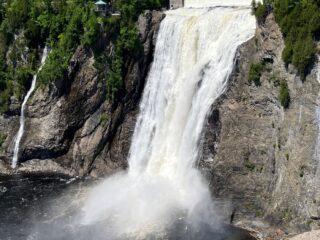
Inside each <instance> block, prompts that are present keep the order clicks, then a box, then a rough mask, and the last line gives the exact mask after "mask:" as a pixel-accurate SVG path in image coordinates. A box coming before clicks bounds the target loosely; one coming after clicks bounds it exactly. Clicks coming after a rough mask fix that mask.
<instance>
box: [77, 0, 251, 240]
mask: <svg viewBox="0 0 320 240" xmlns="http://www.w3.org/2000/svg"><path fill="white" fill-rule="evenodd" d="M208 2H209V1H208ZM216 2H220V3H221V2H224V1H216ZM187 3H188V1H187ZM246 3H247V5H246V6H247V7H242V4H240V5H241V7H232V8H230V7H213V8H183V9H178V10H174V11H168V12H167V16H166V18H165V19H164V20H163V22H162V23H161V26H160V30H159V34H158V39H157V45H156V49H155V57H154V62H153V64H152V67H151V70H150V73H149V76H148V80H147V83H146V86H145V89H144V94H143V98H142V102H141V104H140V114H139V117H138V120H137V123H136V127H135V131H134V136H133V139H132V145H131V149H130V155H129V160H128V161H129V169H128V172H127V173H123V174H118V175H115V176H113V177H111V178H109V179H107V180H106V181H104V182H103V183H102V184H100V185H98V186H97V187H96V188H95V189H93V191H92V192H91V194H90V196H89V197H88V199H87V201H86V203H85V206H84V207H83V209H82V210H83V213H84V215H83V218H82V224H85V225H92V224H95V223H98V222H101V221H106V222H107V223H108V224H106V226H108V227H106V228H109V230H110V229H111V230H110V231H112V232H113V234H115V236H116V237H119V235H124V236H131V235H134V236H140V237H142V238H143V237H145V236H148V234H151V233H155V232H164V231H166V229H167V228H168V227H169V226H172V225H174V224H175V222H176V220H177V219H179V220H181V219H184V221H185V222H187V223H188V224H191V225H192V226H193V227H195V228H197V226H199V225H203V224H206V225H210V226H212V227H214V226H218V225H217V224H218V223H217V221H216V220H217V219H216V217H215V212H214V209H213V206H212V205H213V204H212V201H211V197H210V191H209V189H208V186H207V184H206V182H205V181H204V180H203V178H202V177H201V174H200V173H199V171H198V170H197V169H196V168H195V164H196V162H197V160H198V153H199V152H198V151H199V149H198V148H199V146H198V145H199V140H200V137H201V133H202V129H203V125H204V123H205V121H206V118H207V115H208V113H209V112H210V108H211V106H212V104H213V103H214V101H215V100H216V99H217V98H218V97H219V96H220V95H221V94H222V93H223V91H224V90H225V88H226V85H227V80H228V78H229V76H230V74H231V73H232V70H233V67H234V59H235V56H236V52H237V48H238V47H239V46H240V45H241V44H242V43H244V42H246V41H247V40H249V39H250V38H252V37H253V36H254V32H255V24H256V23H255V19H254V17H253V16H252V15H251V10H250V8H249V5H250V3H248V1H246ZM220 5H221V4H220ZM108 234H110V232H108ZM111 236H112V234H111ZM116 237H114V236H113V238H116ZM199 239H200V238H199Z"/></svg>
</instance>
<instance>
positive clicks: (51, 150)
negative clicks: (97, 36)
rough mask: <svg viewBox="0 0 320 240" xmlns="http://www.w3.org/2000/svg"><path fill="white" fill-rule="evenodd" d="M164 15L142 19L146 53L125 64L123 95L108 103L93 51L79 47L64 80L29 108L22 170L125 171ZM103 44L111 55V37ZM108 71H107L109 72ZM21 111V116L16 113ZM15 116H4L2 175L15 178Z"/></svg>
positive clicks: (41, 91)
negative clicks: (141, 99) (158, 31)
mask: <svg viewBox="0 0 320 240" xmlns="http://www.w3.org/2000/svg"><path fill="white" fill-rule="evenodd" d="M162 18H163V13H161V12H156V11H153V12H151V11H147V12H146V13H145V14H143V15H141V16H140V18H139V20H138V29H139V35H140V41H141V43H142V45H143V54H142V55H141V56H140V57H139V59H138V60H135V59H128V60H127V61H126V63H125V71H126V72H125V78H124V87H123V89H122V94H121V95H120V97H118V98H113V99H109V98H106V95H107V93H106V90H107V88H106V81H105V80H104V79H101V78H99V76H98V70H97V68H96V66H95V62H96V59H95V58H94V54H93V52H92V51H91V50H90V49H88V48H84V47H82V46H79V47H78V49H77V50H76V52H75V53H74V55H73V57H72V59H71V61H70V65H69V67H68V70H67V74H66V76H65V77H64V79H60V80H59V81H56V82H54V83H53V84H49V85H46V86H43V85H42V86H40V87H38V88H37V90H36V91H35V93H34V94H33V96H32V98H31V99H30V101H29V102H28V106H27V120H26V134H25V135H24V137H23V140H22V144H21V147H20V148H21V151H20V158H19V162H20V164H21V165H20V167H19V168H18V172H20V171H27V172H29V171H36V172H48V171H49V172H52V171H53V172H61V173H65V174H70V175H80V176H83V175H87V174H91V175H94V176H96V175H100V176H101V175H106V174H110V173H112V172H114V171H116V170H117V169H124V168H126V166H127V162H126V157H127V154H128V150H129V146H130V139H131V135H132V133H133V129H134V124H135V117H136V114H137V110H138V105H139V99H140V95H141V93H142V90H143V86H144V82H145V78H146V76H147V74H148V69H149V65H150V63H151V62H152V59H153V49H154V45H155V39H156V33H157V29H158V27H159V23H160V22H161V20H162ZM103 40H104V42H103V43H102V45H103V48H104V51H106V55H109V56H110V55H112V54H113V51H114V50H113V49H114V46H113V43H112V41H111V36H106V37H105V38H104V39H103ZM107 71H108V70H107ZM16 112H18V111H16ZM18 123H19V117H18V116H17V115H11V116H9V115H2V116H1V118H0V130H1V133H2V134H3V135H5V136H6V138H5V141H4V142H3V144H2V147H1V155H0V159H1V160H0V172H2V173H11V172H12V170H11V169H10V161H11V158H12V152H13V143H14V137H15V134H16V132H17V130H18V127H19V124H18Z"/></svg>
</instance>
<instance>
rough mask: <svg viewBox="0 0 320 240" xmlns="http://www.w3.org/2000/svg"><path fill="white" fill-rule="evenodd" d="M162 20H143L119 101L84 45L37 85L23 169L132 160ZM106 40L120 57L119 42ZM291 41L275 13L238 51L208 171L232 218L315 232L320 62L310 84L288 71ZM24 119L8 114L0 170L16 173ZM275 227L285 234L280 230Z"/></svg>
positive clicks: (85, 170) (211, 123)
mask: <svg viewBox="0 0 320 240" xmlns="http://www.w3.org/2000/svg"><path fill="white" fill-rule="evenodd" d="M163 17H164V15H163V13H160V12H146V13H145V14H144V15H143V16H141V17H140V18H139V21H138V25H139V30H140V38H141V42H142V43H143V47H144V54H143V56H142V57H141V58H140V59H139V61H133V60H128V61H127V62H126V69H127V72H126V75H125V80H124V83H125V88H124V91H123V93H122V94H121V98H120V99H117V101H109V100H107V99H106V86H105V82H106V81H105V80H101V79H100V78H99V77H98V71H97V69H96V68H95V58H94V56H93V53H92V52H91V51H90V50H88V49H84V48H83V47H79V48H78V49H77V51H76V53H75V54H74V56H73V58H72V60H71V64H70V66H69V69H68V74H67V75H66V76H65V79H61V81H59V82H56V83H55V84H52V85H50V86H47V87H42V86H41V87H39V88H38V89H37V90H36V92H35V93H34V94H33V96H32V98H31V100H30V102H29V103H28V108H27V122H26V132H27V134H26V135H25V136H24V138H23V141H22V145H21V153H20V162H21V165H20V167H19V169H18V171H40V172H45V171H57V172H61V173H66V174H70V175H87V174H91V175H92V176H103V175H108V174H111V173H113V172H115V171H117V170H120V169H124V168H126V167H127V162H126V159H127V155H128V151H129V146H130V140H131V136H132V133H133V131H134V125H135V120H136V116H137V113H138V105H139V100H140V97H141V94H142V91H143V87H144V83H145V79H146V76H147V74H148V69H149V66H150V63H151V62H152V59H153V50H154V46H155V40H156V35H157V29H158V27H159V23H160V22H161V20H162V19H163ZM104 44H105V45H106V47H105V51H107V53H108V54H112V49H113V46H112V43H111V42H109V41H106V42H105V43H104ZM283 48H284V42H283V39H282V35H281V32H280V30H279V28H278V26H277V24H276V23H275V20H274V18H273V16H272V15H270V16H269V17H268V18H267V21H266V23H265V25H264V26H261V27H259V28H258V29H257V33H256V37H255V38H254V39H252V40H250V41H249V42H247V43H245V44H244V45H243V46H242V47H241V48H240V49H239V55H238V58H237V64H236V68H235V70H234V74H233V76H232V77H231V79H230V84H229V88H228V90H227V91H226V93H225V94H224V95H223V96H222V97H221V98H220V99H219V101H218V102H217V103H216V104H215V105H214V106H213V107H212V112H211V114H210V116H209V118H208V121H207V124H206V126H205V130H204V133H203V138H202V141H201V145H202V150H203V151H202V159H201V162H200V168H201V170H202V171H203V173H204V174H205V175H206V176H207V177H208V179H209V182H210V187H211V189H212V192H213V195H214V197H215V199H216V202H217V205H221V207H222V209H224V213H227V214H226V215H227V217H228V218H230V220H231V221H232V222H233V223H234V224H236V225H239V226H245V227H247V228H248V227H249V228H252V229H254V230H258V231H260V232H263V233H265V235H269V236H271V237H273V238H272V239H282V237H284V235H285V232H286V231H288V232H290V233H298V232H302V231H304V230H308V229H316V228H319V223H320V222H319V219H320V208H319V206H320V205H319V203H320V191H319V188H318V184H319V183H320V172H319V171H320V167H319V161H320V152H319V150H318V149H319V147H320V130H319V129H320V107H319V104H320V85H319V83H318V82H317V78H316V74H317V72H316V68H314V70H313V71H312V72H311V74H310V75H309V76H308V77H307V79H306V80H305V81H304V82H302V81H301V80H300V78H299V77H297V75H296V72H295V70H294V68H293V67H291V66H289V69H286V68H285V66H284V63H283V61H282V60H281V52H282V50H283ZM263 58H265V59H266V60H267V61H269V62H270V63H268V64H267V65H266V67H265V70H264V71H263V73H262V77H261V85H260V86H255V85H254V84H253V83H252V84H250V83H249V81H248V73H249V69H250V65H251V64H252V63H256V62H259V61H260V60H261V59H263ZM282 79H285V80H286V81H287V83H288V86H289V89H290V95H291V103H290V107H289V108H288V109H286V110H285V109H283V107H282V106H281V104H280V102H279V86H278V80H282ZM15 104H17V103H15ZM18 122H19V118H18V116H16V115H13V116H0V132H1V133H4V136H5V137H0V142H1V138H4V141H3V144H1V145H2V146H1V149H0V172H1V173H8V174H10V173H12V170H10V167H9V164H10V161H11V157H12V149H13V142H14V136H15V134H16V132H17V130H18ZM226 203H228V204H226ZM230 216H231V217H230ZM276 228H281V231H280V230H279V231H276V232H275V233H274V231H273V229H276ZM270 229H271V230H270ZM273 234H274V235H273Z"/></svg>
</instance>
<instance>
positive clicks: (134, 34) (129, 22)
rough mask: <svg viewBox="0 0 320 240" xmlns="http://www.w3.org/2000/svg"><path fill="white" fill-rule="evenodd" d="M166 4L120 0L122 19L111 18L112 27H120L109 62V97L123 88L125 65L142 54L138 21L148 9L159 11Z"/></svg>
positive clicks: (146, 0) (144, 0) (118, 2)
mask: <svg viewBox="0 0 320 240" xmlns="http://www.w3.org/2000/svg"><path fill="white" fill-rule="evenodd" d="M164 4H165V1H160V0H131V1H126V0H119V1H117V6H116V8H117V9H118V10H119V11H120V12H121V18H120V19H115V18H111V19H110V20H109V21H108V24H109V25H110V23H111V21H113V22H112V23H113V25H118V28H116V30H117V31H118V34H117V36H116V40H115V54H114V56H113V57H112V58H111V59H110V61H109V65H110V67H109V72H108V74H107V95H108V98H114V97H115V95H116V94H117V93H118V91H119V90H120V89H121V88H122V86H123V74H124V71H123V70H124V69H123V68H124V64H125V62H126V61H127V60H128V59H130V58H133V59H136V58H138V57H139V55H140V54H141V52H142V51H141V50H142V49H141V43H140V40H139V34H138V29H137V27H136V24H135V22H136V20H137V18H138V16H139V15H140V14H141V13H142V12H143V11H144V10H146V9H159V8H161V6H163V5H164Z"/></svg>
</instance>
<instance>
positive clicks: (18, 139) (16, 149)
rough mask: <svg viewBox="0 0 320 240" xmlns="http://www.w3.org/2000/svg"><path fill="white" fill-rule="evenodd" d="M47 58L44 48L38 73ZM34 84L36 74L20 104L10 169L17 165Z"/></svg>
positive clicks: (46, 50)
mask: <svg viewBox="0 0 320 240" xmlns="http://www.w3.org/2000/svg"><path fill="white" fill-rule="evenodd" d="M47 56H48V48H47V47H45V48H44V50H43V53H42V57H41V65H40V68H39V69H38V72H40V71H41V69H42V67H43V65H44V64H45V61H46V59H47ZM36 83H37V74H35V75H34V76H33V79H32V83H31V87H30V89H29V91H28V92H27V95H26V96H25V97H24V100H23V103H22V106H21V113H20V127H19V131H18V133H17V135H16V138H15V144H14V152H13V158H12V163H11V167H12V168H16V166H17V163H18V155H19V147H20V142H21V139H22V137H23V134H24V125H25V109H26V105H27V102H28V100H29V98H30V96H31V94H32V93H33V91H34V90H35V88H36Z"/></svg>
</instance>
